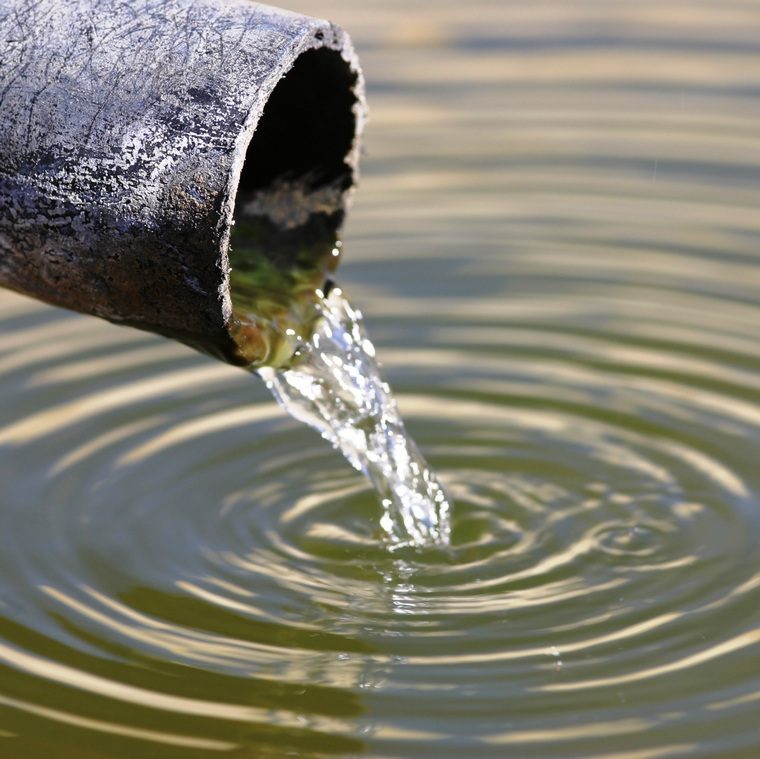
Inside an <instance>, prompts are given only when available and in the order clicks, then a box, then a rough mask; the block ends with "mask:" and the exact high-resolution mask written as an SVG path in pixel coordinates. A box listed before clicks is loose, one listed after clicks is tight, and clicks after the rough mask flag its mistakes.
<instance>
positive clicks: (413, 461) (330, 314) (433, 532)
mask: <svg viewBox="0 0 760 759" xmlns="http://www.w3.org/2000/svg"><path fill="white" fill-rule="evenodd" d="M317 308H318V310H319V312H320V314H321V318H320V319H319V321H318V322H317V324H316V326H315V328H314V329H313V331H312V333H311V336H310V337H309V338H308V339H299V340H298V346H299V347H298V348H297V351H296V353H297V361H296V362H295V364H294V365H293V366H292V367H290V368H288V369H285V370H283V369H274V368H271V367H262V368H259V369H258V373H259V374H260V375H261V377H262V378H263V379H264V381H265V382H266V385H267V387H268V388H269V389H270V390H271V391H272V393H273V394H274V397H275V398H276V399H277V401H278V402H279V404H280V405H281V406H282V407H283V408H284V409H285V410H286V411H287V412H288V413H289V414H291V415H292V416H293V417H295V418H296V419H298V420H300V421H302V422H305V423H306V424H308V425H310V426H312V427H314V428H315V429H317V430H318V431H319V432H320V434H321V435H322V437H323V438H325V439H326V440H329V441H330V442H331V443H332V444H333V445H334V446H335V447H336V448H338V449H339V450H340V451H341V452H342V453H343V455H344V456H345V457H346V459H348V461H349V462H350V463H351V465H352V466H353V467H354V468H355V469H358V470H359V471H360V472H363V473H364V474H365V476H366V477H367V478H368V479H369V480H370V482H372V484H373V485H374V487H375V489H376V490H377V492H378V495H379V496H380V499H381V501H382V504H383V509H384V513H383V517H382V520H381V524H382V526H383V528H384V529H385V530H386V532H387V533H388V535H389V537H390V540H391V542H392V543H393V544H394V545H427V544H445V543H447V542H448V540H449V533H450V527H449V511H450V507H449V503H448V500H447V498H446V495H445V493H444V491H443V488H442V487H441V485H440V484H439V482H438V480H437V479H436V477H435V475H434V474H433V472H432V471H431V469H430V467H429V466H428V464H427V462H426V461H425V459H424V457H423V456H422V454H421V453H420V451H419V449H418V448H417V445H416V444H415V442H414V440H412V438H411V437H410V436H409V433H408V432H407V431H406V429H405V427H404V423H403V421H402V420H401V417H400V416H399V413H398V408H397V406H396V401H395V399H394V398H393V395H392V393H391V389H390V387H389V386H388V383H387V382H384V381H383V379H382V377H381V376H380V370H379V367H378V364H377V361H376V359H375V348H374V346H373V345H372V343H371V342H370V340H369V338H368V337H367V334H366V332H365V329H364V324H363V321H362V315H361V312H360V311H358V310H357V309H355V308H354V307H353V306H352V305H351V304H350V303H349V302H348V300H346V298H345V297H344V295H343V292H342V291H341V290H340V288H338V287H333V288H332V290H330V291H329V294H328V295H327V296H324V297H322V298H321V299H320V301H319V302H318V304H317ZM291 331H292V330H291Z"/></svg>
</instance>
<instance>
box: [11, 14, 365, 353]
mask: <svg viewBox="0 0 760 759" xmlns="http://www.w3.org/2000/svg"><path fill="white" fill-rule="evenodd" d="M289 72H290V73H289ZM283 77H284V78H283ZM278 83H279V84H280V86H278ZM270 99H271V100H270ZM268 101H269V105H267V103H268ZM265 107H266V110H265ZM363 121H364V96H363V83H362V77H361V73H360V70H359V66H358V63H357V60H356V57H355V54H354V52H353V48H352V46H351V42H350V40H349V39H348V37H347V35H346V34H345V33H344V32H343V31H341V30H340V29H339V28H337V27H336V26H334V25H332V24H330V23H329V22H327V21H322V20H318V19H313V18H308V17H305V16H301V15H298V14H294V13H289V12H287V11H282V10H278V9H275V8H271V7H268V6H264V5H258V4H254V3H250V2H242V1H241V0H232V1H231V2H218V1H215V0H129V2H123V1H122V0H96V1H95V2H93V0H0V285H3V286H5V287H9V288H11V289H14V290H17V291H19V292H22V293H25V294H28V295H31V296H34V297H36V298H39V299H41V300H44V301H47V302H49V303H52V304H55V305H59V306H64V307H67V308H72V309H74V310H77V311H82V312H85V313H89V314H94V315H97V316H100V317H103V318H105V319H108V320H110V321H113V322H117V323H121V324H127V325H130V326H135V327H139V328H142V329H147V330H151V331H154V332H158V333H160V334H163V335H166V336H169V337H173V338H176V339H179V340H181V341H183V342H185V343H188V344H190V345H192V346H194V347H196V348H198V349H200V350H203V351H205V352H207V353H210V354H212V355H215V356H217V357H219V358H222V359H224V360H226V361H230V362H232V363H238V364H242V363H248V361H249V358H250V357H245V356H244V355H242V353H241V350H240V346H239V345H238V344H237V343H236V342H235V339H234V337H233V334H234V327H235V320H234V317H233V312H232V304H231V297H230V274H229V269H230V262H229V241H230V231H231V226H232V224H233V223H234V222H233V216H234V215H235V213H236V202H237V208H238V209H240V208H241V207H242V206H243V205H245V207H246V208H248V209H249V213H250V212H251V211H250V209H253V211H252V212H253V213H254V214H256V215H258V216H259V217H261V218H262V219H267V224H268V225H269V227H270V228H271V229H274V230H277V229H280V228H282V229H285V230H288V234H291V235H292V230H293V229H296V230H297V229H298V228H299V227H301V226H303V227H304V228H307V227H309V223H308V220H309V219H313V218H315V217H316V216H319V217H320V218H322V219H323V220H326V221H325V224H327V226H328V227H329V228H332V227H334V228H335V231H337V229H338V227H339V226H340V224H341V223H342V220H343V215H344V210H345V204H346V202H347V200H348V196H349V194H350V190H351V187H352V186H353V184H354V183H355V180H356V172H357V163H358V151H359V137H358V135H359V134H360V132H361V129H362V125H363ZM244 162H245V167H244ZM312 226H313V225H312Z"/></svg>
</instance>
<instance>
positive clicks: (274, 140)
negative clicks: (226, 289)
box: [230, 48, 358, 366]
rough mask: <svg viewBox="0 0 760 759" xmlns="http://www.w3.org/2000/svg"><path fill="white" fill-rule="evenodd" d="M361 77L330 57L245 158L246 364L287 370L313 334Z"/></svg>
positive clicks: (239, 225) (330, 263)
mask: <svg viewBox="0 0 760 759" xmlns="http://www.w3.org/2000/svg"><path fill="white" fill-rule="evenodd" d="M357 78H358V77H357V74H356V72H354V71H352V70H351V67H350V66H349V64H348V63H347V62H346V61H345V60H344V59H343V57H342V56H341V54H340V53H339V52H337V51H335V50H330V49H328V48H319V49H316V50H309V51H306V52H305V53H303V54H301V55H300V56H299V57H298V59H297V60H296V61H295V63H294V65H293V67H292V68H291V70H290V71H289V72H288V73H287V74H286V75H285V76H284V77H283V78H282V79H281V80H280V82H279V83H278V84H277V86H276V87H275V89H274V91H273V92H272V94H271V96H270V97H269V100H268V102H267V104H266V106H265V108H264V112H263V114H262V116H261V119H260V120H259V123H258V125H257V127H256V131H255V133H254V135H253V138H252V140H251V143H250V145H249V147H248V151H247V153H246V157H245V163H244V165H243V170H242V173H241V177H240V184H239V187H238V192H237V200H236V205H235V215H234V218H235V224H234V226H233V228H232V237H231V244H230V266H231V273H230V295H231V298H232V308H233V322H234V323H233V325H232V326H233V329H232V331H231V333H232V335H233V338H234V339H235V342H236V343H237V345H238V349H239V350H240V353H241V355H242V356H243V357H244V359H245V361H247V362H248V363H251V364H268V365H275V366H276V365H282V364H283V363H287V361H288V360H290V358H291V356H292V353H293V347H292V346H293V341H292V340H290V339H288V338H286V337H284V336H285V335H286V334H291V333H293V332H295V333H298V334H303V333H304V332H306V331H308V330H309V329H310V324H311V322H312V321H313V319H314V318H315V317H314V299H315V295H314V293H315V292H316V290H318V289H319V288H320V287H322V286H323V284H324V282H325V280H326V279H327V277H328V276H329V275H330V274H331V273H332V272H333V271H334V269H335V267H336V266H337V263H338V260H339V257H340V256H339V252H340V245H339V244H337V245H336V238H337V234H338V230H339V228H340V225H341V223H342V221H343V215H344V207H343V203H344V196H345V193H346V190H348V189H349V188H350V187H351V185H352V183H353V168H352V166H351V164H350V162H349V154H350V152H351V150H352V147H353V144H354V139H355V135H356V127H357V124H356V115H355V113H354V107H355V105H356V103H357V96H356V94H355V88H356V87H357Z"/></svg>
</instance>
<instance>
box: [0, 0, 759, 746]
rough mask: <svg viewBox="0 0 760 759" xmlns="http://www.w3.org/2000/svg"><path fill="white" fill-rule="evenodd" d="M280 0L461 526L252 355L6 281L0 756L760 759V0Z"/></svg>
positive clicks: (365, 286)
mask: <svg viewBox="0 0 760 759" xmlns="http://www.w3.org/2000/svg"><path fill="white" fill-rule="evenodd" d="M296 5H297V6H298V8H299V9H302V10H306V11H311V12H315V13H320V14H325V15H330V16H332V17H333V18H335V20H336V21H338V22H340V23H342V24H343V25H345V26H346V27H348V28H349V29H350V30H352V31H353V32H354V36H355V38H356V42H357V47H358V49H359V53H360V55H361V56H362V60H363V62H364V64H365V69H366V73H367V80H368V82H369V87H370V93H369V94H370V102H371V105H372V107H373V112H372V121H371V124H370V128H369V133H368V145H367V156H366V158H365V160H364V178H363V184H362V188H361V190H360V191H359V192H358V193H357V195H356V199H355V206H354V208H353V210H352V213H351V216H350V219H349V224H348V228H347V230H346V246H347V250H348V251H349V255H348V256H347V258H346V261H345V262H344V264H343V265H342V268H341V273H340V276H341V281H342V282H344V283H345V284H346V286H347V288H350V291H351V293H352V297H353V298H354V299H355V300H356V302H358V303H360V304H361V306H362V310H363V311H364V312H365V315H366V317H367V320H368V321H369V322H370V324H371V325H372V332H373V336H374V338H375V342H376V345H377V347H378V352H379V353H380V355H381V357H382V359H383V362H384V365H385V368H386V371H387V373H388V377H389V380H390V382H391V384H392V385H393V386H394V389H395V390H396V391H397V393H398V395H399V405H400V410H401V412H402V414H403V416H404V418H405V419H407V420H408V424H409V427H410V431H411V432H412V433H413V434H414V436H415V438H416V439H417V440H418V442H419V443H420V446H421V447H422V448H423V449H424V450H425V451H426V453H428V454H429V459H430V463H431V465H433V466H434V467H435V468H436V470H437V471H439V472H440V474H441V476H442V479H443V481H444V483H445V485H446V487H447V489H448V490H450V492H451V496H452V499H453V500H454V501H455V502H456V504H457V509H456V511H455V514H454V522H453V525H452V535H451V547H450V549H445V548H441V547H431V548H428V549H422V550H415V549H402V550H400V551H397V552H394V553H392V554H391V553H389V552H388V551H387V549H386V547H385V546H384V545H383V543H382V541H379V540H378V536H377V534H376V529H375V526H376V525H377V524H378V521H379V519H380V507H379V505H378V504H377V502H376V500H375V498H374V496H373V494H372V493H371V492H370V490H369V488H368V486H367V485H366V484H365V483H364V482H363V481H362V480H361V478H360V477H359V476H358V475H357V473H356V472H354V471H353V470H351V469H350V467H348V466H347V465H345V464H343V463H342V462H340V461H339V460H336V457H335V456H334V454H333V453H332V452H331V451H330V450H329V448H327V447H326V446H323V445H320V444H319V441H318V440H315V439H314V437H313V436H311V435H309V434H308V433H305V432H304V431H302V428H301V426H300V425H297V424H296V423H294V422H291V421H289V420H287V419H285V418H283V416H282V414H281V412H280V411H279V409H277V408H276V407H275V406H274V404H273V403H272V402H271V401H270V400H269V399H268V398H267V393H266V389H265V388H264V387H263V384H262V386H261V387H258V388H254V389H252V388H251V382H250V378H249V377H248V376H247V375H246V374H245V373H243V372H240V371H239V370H235V369H233V368H231V367H226V366H223V365H221V364H216V363H214V362H211V361H209V360H207V359H205V358H203V357H201V356H196V355H194V354H192V353H190V352H189V351H187V350H186V349H184V348H182V347H181V346H178V345H173V344H171V343H168V342H166V341H162V340H161V339H159V338H154V337H151V336H148V335H143V334H140V333H137V332H131V331H129V330H120V329H117V328H115V327H112V326H110V325H107V324H101V323H99V322H97V321H95V320H91V319H86V318H84V317H79V316H74V315H70V314H66V313H62V312H58V311H55V310H52V309H48V308H45V307H43V306H40V305H38V304H35V303H32V302H30V301H26V300H23V299H21V298H19V297H16V296H13V295H10V294H0V391H1V392H2V398H3V399H4V403H2V404H0V448H1V450H2V454H1V455H0V541H1V543H0V756H8V757H16V756H19V757H25V758H26V757H33V758H36V757H48V756H56V757H64V758H65V759H68V758H73V757H76V759H80V758H85V757H102V756H109V757H111V756H113V757H120V756H130V757H135V756H137V757H142V756H145V757H147V756H161V757H162V758H163V757H169V758H170V759H171V758H173V757H178V758H180V757H181V758H182V759H186V758H188V757H208V756H215V755H220V756H225V755H229V756H236V757H251V758H253V757H256V759H259V758H260V757H264V758H265V759H270V758H271V759H274V758H275V757H277V759H280V758H281V757H286V756H288V755H295V756H301V757H309V756H311V757H317V756H360V755H369V756H378V757H380V756H382V757H399V759H409V758H410V757H431V758H432V757H436V759H438V758H439V757H452V759H453V758H454V757H456V758H457V759H459V758H460V757H463V756H465V757H470V756H473V757H474V756H477V757H494V758H496V757H499V759H501V758H502V757H505V756H514V757H520V759H522V758H523V757H562V758H563V759H566V758H567V757H594V756H598V757H601V756H620V757H623V756H626V757H637V758H638V757H647V759H649V758H650V757H677V756H697V757H716V756H720V757H748V758H749V757H756V756H757V755H760V738H758V731H757V727H756V722H757V709H758V706H759V705H760V698H759V697H758V691H759V690H760V672H759V671H758V665H757V662H758V661H759V660H760V635H758V629H760V611H759V610H760V571H759V570H758V567H760V539H759V538H760V497H759V494H760V473H759V472H758V468H757V450H758V444H760V380H759V379H758V377H760V344H759V343H758V339H757V335H758V334H759V331H760V305H758V304H760V261H759V260H758V255H759V254H758V240H760V215H758V213H757V208H758V205H759V204H760V131H758V128H757V125H758V123H760V101H758V100H757V94H758V92H760V80H759V79H758V74H757V72H758V71H760V65H759V64H760V45H758V42H757V29H758V24H759V23H760V11H758V8H757V6H756V5H755V4H752V3H746V4H745V3H734V4H721V3H717V2H708V3H701V4H693V3H692V4H689V6H688V7H686V6H683V5H679V4H676V3H671V2H657V3H654V2H647V1H645V2H641V3H636V4H635V5H634V4H620V3H609V4H599V3H593V2H580V3H559V2H551V1H550V0H545V1H544V0H542V1H541V2H538V3H533V4H530V5H527V4H524V3H519V4H518V3H511V2H500V3H486V2H481V3H476V4H475V5H472V4H469V5H467V6H466V8H462V7H461V4H456V3H453V2H449V0H442V1H441V2H437V3H436V4H435V5H433V4H432V3H415V4H413V5H411V6H410V5H408V4H401V3H399V2H396V0H393V1H392V2H388V1H386V2H383V3H380V2H375V0H371V1H370V2H367V3H362V4H361V6H359V5H357V4H350V3H347V2H344V1H343V0H325V3H316V1H314V2H312V0H303V2H301V3H298V4H296Z"/></svg>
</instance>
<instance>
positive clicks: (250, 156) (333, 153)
mask: <svg viewBox="0 0 760 759" xmlns="http://www.w3.org/2000/svg"><path fill="white" fill-rule="evenodd" d="M355 86H356V73H355V72H353V71H351V69H350V67H349V65H348V63H346V61H345V60H344V59H343V57H342V56H341V54H340V53H338V52H337V51H335V50H330V49H327V48H320V49H318V50H308V51H306V52H305V53H302V54H301V55H300V56H299V57H298V58H297V60H296V62H295V63H294V64H293V68H292V69H291V70H290V71H288V73H287V74H285V76H284V77H283V78H282V79H281V80H280V81H279V82H278V84H277V86H276V87H275V89H274V91H273V92H272V94H271V96H270V98H269V100H268V102H267V104H266V106H265V108H264V113H263V115H262V117H261V119H260V121H259V123H258V125H257V127H256V132H255V134H254V136H253V140H252V141H251V144H250V146H249V148H248V152H247V154H246V157H245V163H244V165H243V172H242V174H241V177H240V187H239V189H238V196H239V197H240V196H241V195H242V196H250V195H251V194H255V193H256V192H258V191H260V190H262V189H264V188H266V187H268V186H270V185H272V184H273V183H274V182H276V181H281V180H283V179H287V180H290V181H293V180H298V179H301V180H303V181H306V182H307V184H308V185H309V186H310V187H312V188H314V187H317V186H319V185H324V184H328V183H329V184H332V183H334V182H335V180H340V183H341V186H342V188H343V189H344V190H345V189H347V188H348V187H349V186H350V185H351V168H350V167H349V166H348V165H347V164H346V163H345V159H346V155H347V154H348V152H349V151H350V149H351V145H352V143H353V140H354V133H355V131H356V117H355V116H354V112H353V107H354V104H355V103H356V96H355V94H354V87H355Z"/></svg>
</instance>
